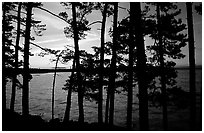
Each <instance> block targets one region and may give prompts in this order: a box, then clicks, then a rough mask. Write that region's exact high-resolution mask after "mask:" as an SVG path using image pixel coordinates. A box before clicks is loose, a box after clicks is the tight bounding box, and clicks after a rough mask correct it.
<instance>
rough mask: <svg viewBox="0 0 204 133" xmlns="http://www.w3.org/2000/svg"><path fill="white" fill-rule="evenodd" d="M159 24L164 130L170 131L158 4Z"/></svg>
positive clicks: (158, 7) (158, 17)
mask: <svg viewBox="0 0 204 133" xmlns="http://www.w3.org/2000/svg"><path fill="white" fill-rule="evenodd" d="M157 23H158V37H159V62H160V70H161V91H162V97H163V98H162V99H163V100H162V106H163V129H164V130H167V129H168V118H167V100H166V97H167V96H166V83H165V81H166V79H165V70H164V58H163V56H164V55H163V44H162V33H161V28H160V25H161V19H160V6H159V4H157Z"/></svg>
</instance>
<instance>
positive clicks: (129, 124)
mask: <svg viewBox="0 0 204 133" xmlns="http://www.w3.org/2000/svg"><path fill="white" fill-rule="evenodd" d="M134 4H135V3H132V2H130V28H129V64H128V66H129V69H128V70H129V71H128V103H127V127H128V128H132V91H133V88H132V87H133V59H134V58H133V50H134V47H135V39H134V29H135V21H134V20H135V18H134V17H135V15H134V13H136V12H135V10H134V8H135V5H134Z"/></svg>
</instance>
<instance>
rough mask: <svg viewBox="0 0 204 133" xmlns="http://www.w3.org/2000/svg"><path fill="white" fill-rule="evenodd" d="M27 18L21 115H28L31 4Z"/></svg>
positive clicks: (29, 4) (28, 4)
mask: <svg viewBox="0 0 204 133" xmlns="http://www.w3.org/2000/svg"><path fill="white" fill-rule="evenodd" d="M26 10H27V18H26V32H25V44H24V72H23V97H22V106H23V111H22V113H23V115H28V114H29V77H30V74H29V45H30V27H31V15H32V3H30V2H28V3H27V9H26Z"/></svg>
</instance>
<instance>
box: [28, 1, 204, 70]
mask: <svg viewBox="0 0 204 133" xmlns="http://www.w3.org/2000/svg"><path fill="white" fill-rule="evenodd" d="M119 5H120V6H122V7H126V8H129V3H125V2H123V3H120V4H119ZM178 6H179V8H180V9H181V10H182V13H181V15H179V16H178V17H180V18H182V20H183V22H184V23H186V7H185V3H179V4H178ZM43 8H46V9H48V10H50V11H52V12H53V13H55V14H59V13H60V12H61V11H65V9H64V7H63V6H62V5H60V4H59V3H56V2H45V3H43ZM193 9H194V8H193ZM33 14H34V15H33V17H34V18H35V19H36V20H41V21H42V23H43V24H46V29H47V30H46V31H44V32H43V36H40V37H38V36H35V41H34V43H36V44H38V45H40V46H41V47H45V48H50V49H55V50H62V49H64V47H65V46H66V45H72V46H74V43H73V39H70V38H66V37H65V35H64V33H63V30H64V27H66V26H67V24H66V23H65V22H64V21H62V20H60V19H59V18H56V17H54V16H52V15H50V14H48V13H47V12H45V11H42V10H39V9H33ZM126 16H127V11H126V10H124V9H119V20H121V19H122V18H125V17H126ZM193 16H194V34H195V35H194V36H195V47H196V48H195V52H196V64H197V65H201V64H202V16H201V15H198V14H196V13H195V11H194V13H193ZM70 17H71V15H70ZM87 19H88V20H89V22H93V21H96V20H101V19H102V16H101V13H100V12H99V11H94V12H92V13H91V14H90V15H88V16H87ZM111 26H112V17H109V18H107V23H106V41H107V40H110V37H109V36H108V31H109V28H110V27H111ZM100 27H101V24H95V25H93V26H91V28H92V29H91V30H90V31H89V32H88V33H87V34H88V35H87V36H86V39H84V40H80V41H79V48H80V50H86V51H88V52H93V50H92V49H91V47H92V46H99V45H100V30H98V29H100ZM33 35H34V34H33ZM145 40H146V41H145V43H146V45H148V43H150V42H151V41H150V40H148V39H145ZM40 51H41V50H40V49H39V48H36V47H33V46H31V52H32V53H34V55H36V54H37V53H39V52H40ZM182 51H183V53H184V54H185V55H186V57H185V58H184V59H181V60H177V61H176V63H177V66H183V65H188V45H187V46H186V47H185V48H183V49H182ZM50 59H51V56H45V57H39V56H32V57H30V67H35V68H36V67H37V68H39V67H41V68H49V67H53V66H54V65H55V63H54V62H53V63H51V62H50ZM59 66H63V67H69V65H62V64H59Z"/></svg>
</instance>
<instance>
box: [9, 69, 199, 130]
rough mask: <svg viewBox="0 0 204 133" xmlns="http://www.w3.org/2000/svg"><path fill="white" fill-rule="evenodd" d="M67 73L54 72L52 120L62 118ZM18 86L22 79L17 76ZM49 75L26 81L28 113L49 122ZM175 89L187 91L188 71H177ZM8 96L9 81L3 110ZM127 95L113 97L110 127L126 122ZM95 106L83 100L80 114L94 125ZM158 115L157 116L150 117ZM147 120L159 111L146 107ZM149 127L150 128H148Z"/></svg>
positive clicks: (74, 112)
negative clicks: (27, 86)
mask: <svg viewBox="0 0 204 133" xmlns="http://www.w3.org/2000/svg"><path fill="white" fill-rule="evenodd" d="M69 75H70V73H60V72H59V73H57V76H56V87H55V118H60V119H63V117H64V112H65V107H66V98H67V91H64V90H62V87H63V86H64V84H65V80H66V79H67V78H68V76H69ZM18 78H19V81H20V82H21V83H22V77H20V76H19V77H18ZM52 81H53V73H46V74H33V79H32V80H31V82H30V101H29V102H30V103H29V106H30V114H37V115H41V116H42V118H43V119H45V120H47V121H48V120H50V119H51V90H52ZM177 82H178V86H180V87H182V89H184V90H186V91H188V90H189V72H188V70H178V77H177ZM201 90H202V69H196V91H197V93H198V94H199V97H200V98H199V99H201ZM136 93H137V89H136V88H135V91H134V94H133V95H134V97H133V125H134V127H135V128H136V129H137V128H138V124H137V123H138V99H137V97H136ZM10 97H11V82H8V84H7V108H9V106H10ZM21 101H22V90H21V89H17V94H16V102H15V111H17V112H20V113H21V111H22V102H21ZM103 102H104V104H103V105H104V108H103V109H104V110H103V111H104V114H105V92H104V101H103ZM126 105H127V95H126V93H125V92H123V93H120V94H116V96H115V112H114V113H115V114H114V124H116V125H119V126H125V123H126V108H127V106H126ZM97 107H98V105H97V104H96V103H95V102H89V101H86V100H84V115H85V121H87V122H97V110H98V109H97ZM154 114H159V115H157V116H156V115H154ZM70 116H71V119H72V120H77V119H78V104H77V94H76V93H72V105H71V115H70ZM149 117H150V119H154V120H158V119H160V117H161V108H157V109H155V108H152V107H150V108H149ZM150 125H151V124H150ZM152 126H153V125H152Z"/></svg>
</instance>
